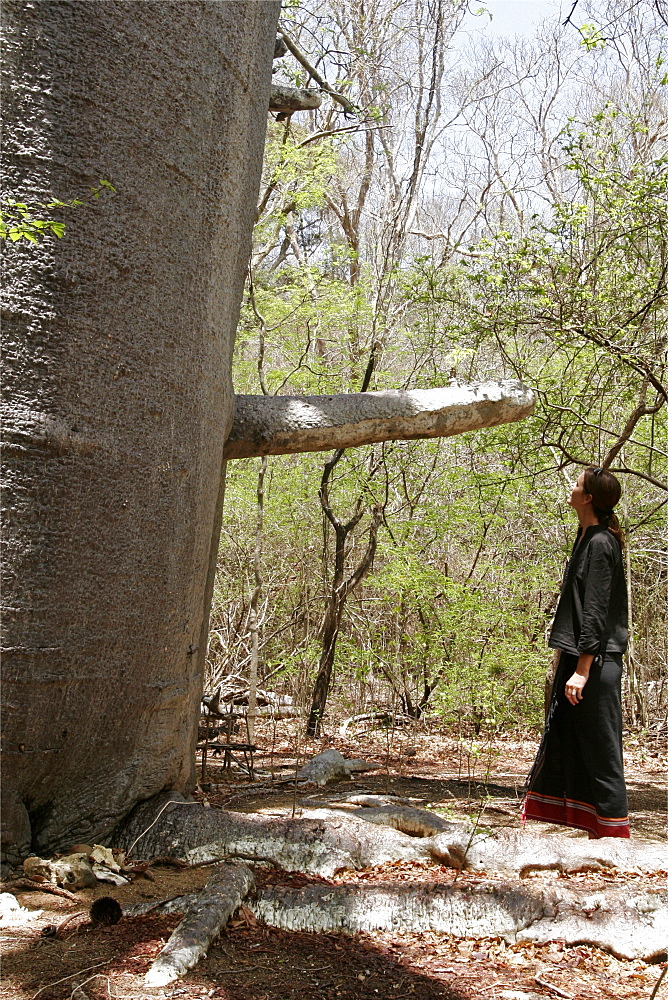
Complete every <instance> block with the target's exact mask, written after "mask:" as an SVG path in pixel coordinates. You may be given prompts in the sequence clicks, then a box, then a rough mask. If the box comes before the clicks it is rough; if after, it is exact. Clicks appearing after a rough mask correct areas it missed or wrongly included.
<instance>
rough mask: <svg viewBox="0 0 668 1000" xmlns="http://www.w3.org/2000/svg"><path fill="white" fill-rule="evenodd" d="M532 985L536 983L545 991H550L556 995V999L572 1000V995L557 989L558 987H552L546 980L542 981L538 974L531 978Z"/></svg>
mask: <svg viewBox="0 0 668 1000" xmlns="http://www.w3.org/2000/svg"><path fill="white" fill-rule="evenodd" d="M533 981H534V983H538V985H539V986H542V987H543V988H544V989H546V990H550V991H551V992H552V993H556V994H557V996H558V997H563V998H564V1000H574V997H573V994H572V993H567V992H566V990H561V989H559V987H558V986H553V985H552V983H548V981H547V980H546V979H543V978H542V976H541V975H540V973H536V975H535V976H534V977H533Z"/></svg>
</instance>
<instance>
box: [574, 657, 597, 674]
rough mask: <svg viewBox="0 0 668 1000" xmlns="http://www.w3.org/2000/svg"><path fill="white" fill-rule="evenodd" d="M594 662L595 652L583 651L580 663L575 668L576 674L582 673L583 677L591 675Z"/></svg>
mask: <svg viewBox="0 0 668 1000" xmlns="http://www.w3.org/2000/svg"><path fill="white" fill-rule="evenodd" d="M593 662H594V654H593V653H581V654H580V656H579V657H578V665H577V667H576V668H575V672H576V674H580V676H581V677H589V671H590V670H591V665H592V663H593Z"/></svg>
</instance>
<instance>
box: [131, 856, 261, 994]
mask: <svg viewBox="0 0 668 1000" xmlns="http://www.w3.org/2000/svg"><path fill="white" fill-rule="evenodd" d="M253 888H255V879H254V878H253V874H252V872H251V870H250V868H247V867H246V865H238V864H224V865H218V866H216V868H215V869H214V871H213V872H212V873H211V875H210V876H209V879H208V880H207V883H206V886H205V887H204V889H203V890H202V892H200V893H198V894H197V895H196V896H195V897H194V898H191V899H190V900H189V903H188V908H187V911H186V915H185V917H184V918H183V920H182V921H181V923H180V924H179V925H178V927H177V928H176V929H175V930H174V931H173V933H172V935H171V937H170V939H169V941H168V942H167V944H166V945H165V947H164V948H163V949H162V951H161V952H160V954H159V955H158V957H157V958H156V959H155V961H154V962H153V965H152V966H151V968H150V969H149V970H148V972H147V973H146V977H145V982H146V985H147V986H166V984H167V983H171V982H173V981H174V980H175V979H178V977H179V976H182V975H183V974H184V972H187V971H188V969H192V967H193V965H196V964H197V962H199V960H200V958H201V957H202V955H204V954H206V951H207V949H208V947H209V945H210V944H211V942H212V941H214V940H215V939H216V938H217V937H218V935H219V934H220V931H221V930H222V928H223V927H224V926H225V924H226V923H227V921H228V920H229V918H230V917H231V915H232V914H233V913H234V912H235V910H237V909H238V908H239V906H240V905H241V902H242V900H243V899H244V898H245V897H246V895H247V894H248V893H249V892H250V891H251V889H253Z"/></svg>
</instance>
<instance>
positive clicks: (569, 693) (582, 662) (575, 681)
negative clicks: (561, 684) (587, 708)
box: [565, 653, 594, 705]
mask: <svg viewBox="0 0 668 1000" xmlns="http://www.w3.org/2000/svg"><path fill="white" fill-rule="evenodd" d="M593 662H594V656H593V655H592V654H590V653H586V654H585V655H583V656H581V657H580V658H579V659H578V665H577V667H576V668H575V673H574V674H573V676H572V677H570V678H569V679H568V680H567V681H566V690H565V694H566V698H567V700H568V701H570V703H571V705H577V704H578V702H580V701H582V692H583V691H584V686H585V684H586V683H587V681H588V680H589V671H590V669H591V665H592V663H593Z"/></svg>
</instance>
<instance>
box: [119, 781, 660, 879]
mask: <svg viewBox="0 0 668 1000" xmlns="http://www.w3.org/2000/svg"><path fill="white" fill-rule="evenodd" d="M170 802H173V803H174V805H166V804H167V803H170ZM183 802H184V800H183V798H182V796H180V795H179V794H178V793H175V792H172V793H162V794H161V795H159V796H156V797H155V798H154V799H150V800H148V801H147V802H144V803H142V804H141V805H140V806H137V807H136V809H135V810H133V812H132V813H131V814H130V816H129V817H128V819H127V820H126V821H125V822H124V824H123V825H122V826H121V827H119V828H118V830H117V831H116V834H115V837H114V843H115V845H117V846H119V847H122V848H125V849H126V850H127V849H129V848H130V847H131V846H133V845H134V848H133V853H135V854H137V855H138V856H141V857H145V858H150V857H154V856H156V855H164V854H169V855H172V856H176V857H180V858H183V859H184V860H185V861H188V862H190V863H191V864H194V863H203V862H211V861H223V860H227V859H231V858H238V859H247V860H254V861H267V862H270V863H271V864H273V865H276V867H278V868H282V869H284V870H285V871H299V872H306V873H308V874H314V875H322V876H324V877H325V878H330V877H331V876H332V875H335V874H336V873H337V872H339V871H345V870H350V869H359V868H369V867H374V866H377V865H381V864H384V863H386V862H388V861H430V860H432V861H436V862H439V863H441V864H446V865H450V866H452V867H454V868H470V869H473V870H475V871H484V872H503V873H509V874H510V873H513V874H519V875H523V874H527V873H528V872H530V871H541V870H548V869H554V870H558V871H566V872H574V871H586V870H589V871H600V870H605V869H617V870H619V871H663V870H665V869H667V868H668V851H667V850H666V846H665V844H651V843H642V842H637V841H633V840H620V839H617V838H612V837H606V838H604V839H603V840H585V839H581V838H577V839H574V838H571V837H565V836H561V835H559V834H550V835H548V836H539V835H534V834H529V833H526V832H525V831H524V830H503V831H497V832H496V833H476V832H475V831H474V830H473V829H472V828H471V827H470V825H467V824H464V823H449V822H448V821H447V820H444V819H442V817H439V816H437V815H436V814H434V813H431V812H427V810H420V809H413V808H410V807H408V808H406V807H402V806H383V807H379V808H375V809H374V808H367V807H361V808H359V809H355V810H353V811H352V812H351V811H349V810H347V809H346V810H337V809H311V810H305V811H304V812H303V814H302V816H301V817H299V818H294V819H292V818H290V817H289V816H287V815H286V816H285V818H282V817H279V818H275V817H269V816H264V815H260V814H257V813H255V814H253V813H250V814H249V813H235V812H228V811H224V810H219V809H206V808H204V807H203V806H198V805H196V804H191V808H189V809H180V808H179V805H181V804H183ZM165 806H166V807H165Z"/></svg>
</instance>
